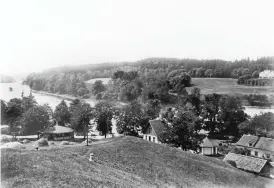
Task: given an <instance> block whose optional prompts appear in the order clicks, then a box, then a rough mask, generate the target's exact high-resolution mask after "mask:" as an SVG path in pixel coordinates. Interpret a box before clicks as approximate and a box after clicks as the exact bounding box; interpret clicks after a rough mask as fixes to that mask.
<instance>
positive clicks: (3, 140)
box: [1, 136, 12, 143]
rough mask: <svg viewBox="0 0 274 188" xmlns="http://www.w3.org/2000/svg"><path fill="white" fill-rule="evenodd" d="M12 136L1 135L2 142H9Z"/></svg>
mask: <svg viewBox="0 0 274 188" xmlns="http://www.w3.org/2000/svg"><path fill="white" fill-rule="evenodd" d="M11 140H12V138H9V137H7V136H1V143H7V142H11Z"/></svg>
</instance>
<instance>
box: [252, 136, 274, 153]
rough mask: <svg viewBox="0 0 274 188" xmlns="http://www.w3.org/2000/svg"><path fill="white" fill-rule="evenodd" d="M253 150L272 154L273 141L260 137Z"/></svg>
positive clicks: (273, 149) (273, 150)
mask: <svg viewBox="0 0 274 188" xmlns="http://www.w3.org/2000/svg"><path fill="white" fill-rule="evenodd" d="M255 148H257V149H262V150H268V151H272V152H274V139H272V138H266V137H260V139H259V141H258V142H257V144H256V145H255Z"/></svg>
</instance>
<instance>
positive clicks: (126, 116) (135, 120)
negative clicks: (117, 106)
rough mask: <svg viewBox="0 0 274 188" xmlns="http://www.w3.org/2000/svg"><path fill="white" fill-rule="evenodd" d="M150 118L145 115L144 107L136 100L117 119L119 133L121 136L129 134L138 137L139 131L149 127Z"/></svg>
mask: <svg viewBox="0 0 274 188" xmlns="http://www.w3.org/2000/svg"><path fill="white" fill-rule="evenodd" d="M148 121H149V118H148V117H147V116H146V115H145V114H144V113H143V109H142V105H141V104H140V103H138V102H137V101H136V100H135V101H132V102H131V103H130V104H128V105H127V106H126V107H125V108H124V109H123V110H121V112H120V113H119V115H118V117H117V131H118V133H120V134H123V133H128V134H130V135H132V136H137V135H138V131H139V130H141V131H142V132H144V130H145V129H146V128H147V126H148Z"/></svg>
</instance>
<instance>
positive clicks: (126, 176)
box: [1, 137, 274, 188]
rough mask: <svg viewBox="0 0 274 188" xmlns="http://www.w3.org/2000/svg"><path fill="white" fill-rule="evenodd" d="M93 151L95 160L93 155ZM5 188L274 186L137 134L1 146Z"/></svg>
mask: <svg viewBox="0 0 274 188" xmlns="http://www.w3.org/2000/svg"><path fill="white" fill-rule="evenodd" d="M90 153H93V154H94V161H93V162H90V161H89V160H88V159H89V155H90ZM1 164H2V165H1V172H2V178H1V183H2V187H20V188H21V187H23V188H29V187H227V188H228V187H231V188H232V187H233V188H237V187H265V186H266V187H271V185H273V184H274V182H273V180H270V179H266V178H263V177H259V176H256V175H254V174H251V173H247V172H243V171H241V170H238V169H236V168H233V167H231V166H230V165H228V164H226V163H224V162H223V161H222V160H220V159H216V158H211V157H205V156H201V155H197V154H191V153H187V152H183V151H182V150H178V149H176V148H170V147H167V146H164V145H159V144H154V143H151V142H147V141H144V140H142V139H140V138H136V137H120V138H112V139H110V140H109V141H108V142H105V143H101V144H94V145H91V146H77V147H76V146H73V147H64V148H60V147H51V148H48V149H45V150H43V149H42V150H39V151H34V150H15V149H2V154H1Z"/></svg>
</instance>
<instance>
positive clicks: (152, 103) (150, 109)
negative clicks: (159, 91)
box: [145, 99, 161, 119]
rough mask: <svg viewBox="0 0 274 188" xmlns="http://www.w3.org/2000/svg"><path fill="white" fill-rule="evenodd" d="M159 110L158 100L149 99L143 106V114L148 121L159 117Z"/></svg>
mask: <svg viewBox="0 0 274 188" xmlns="http://www.w3.org/2000/svg"><path fill="white" fill-rule="evenodd" d="M160 110H161V101H160V100H158V99H150V100H148V101H147V103H146V105H145V113H146V114H147V116H148V117H149V118H150V119H155V118H156V117H158V116H159V113H160Z"/></svg>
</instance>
